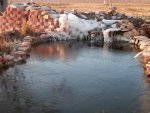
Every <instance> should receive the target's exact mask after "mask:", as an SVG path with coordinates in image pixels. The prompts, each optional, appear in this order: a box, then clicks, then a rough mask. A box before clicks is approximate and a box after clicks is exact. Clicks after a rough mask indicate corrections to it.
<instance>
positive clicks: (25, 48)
mask: <svg viewBox="0 0 150 113" xmlns="http://www.w3.org/2000/svg"><path fill="white" fill-rule="evenodd" d="M30 49H31V48H30V47H19V48H18V51H25V52H28V51H29V50H30Z"/></svg>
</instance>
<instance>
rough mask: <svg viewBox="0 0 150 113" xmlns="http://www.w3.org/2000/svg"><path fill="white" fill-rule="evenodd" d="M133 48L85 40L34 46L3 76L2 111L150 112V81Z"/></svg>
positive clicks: (29, 112) (21, 112)
mask: <svg viewBox="0 0 150 113" xmlns="http://www.w3.org/2000/svg"><path fill="white" fill-rule="evenodd" d="M136 54H137V52H136V51H134V49H133V48H131V47H129V48H125V49H124V50H116V49H109V48H108V47H107V46H104V47H94V46H89V45H88V44H87V43H83V42H77V43H73V42H68V43H65V42H61V43H52V44H42V45H39V46H37V47H34V48H33V50H32V51H31V56H30V58H28V59H27V63H26V64H23V65H17V66H15V67H12V68H10V69H8V70H7V71H5V72H3V73H2V74H1V76H0V113H149V112H150V107H149V106H150V84H148V83H146V82H145V77H144V75H143V68H142V64H141V63H140V60H139V59H134V58H133V57H134V55H136Z"/></svg>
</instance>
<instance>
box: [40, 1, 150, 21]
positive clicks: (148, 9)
mask: <svg viewBox="0 0 150 113" xmlns="http://www.w3.org/2000/svg"><path fill="white" fill-rule="evenodd" d="M40 4H42V5H49V6H51V7H52V8H54V9H56V10H60V9H64V10H67V11H68V10H72V9H76V10H77V11H83V12H89V11H107V9H108V5H103V4H100V3H69V4H62V5H61V6H60V4H54V3H53V4H52V3H40ZM113 6H116V7H117V9H118V12H120V13H124V14H126V15H129V16H139V17H143V18H150V4H148V3H147V4H133V3H132V4H131V3H125V4H123V3H114V4H113Z"/></svg>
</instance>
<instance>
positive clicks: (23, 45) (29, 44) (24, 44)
mask: <svg viewBox="0 0 150 113" xmlns="http://www.w3.org/2000/svg"><path fill="white" fill-rule="evenodd" d="M30 46H31V43H30V42H22V43H21V44H20V45H19V47H30Z"/></svg>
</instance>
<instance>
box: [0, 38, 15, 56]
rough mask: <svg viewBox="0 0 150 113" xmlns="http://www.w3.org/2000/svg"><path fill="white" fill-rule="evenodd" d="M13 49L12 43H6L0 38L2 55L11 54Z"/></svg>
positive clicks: (0, 52)
mask: <svg viewBox="0 0 150 113" xmlns="http://www.w3.org/2000/svg"><path fill="white" fill-rule="evenodd" d="M12 47H13V43H12V42H6V41H5V40H3V39H2V37H0V55H1V54H2V53H10V52H11V50H12Z"/></svg>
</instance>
